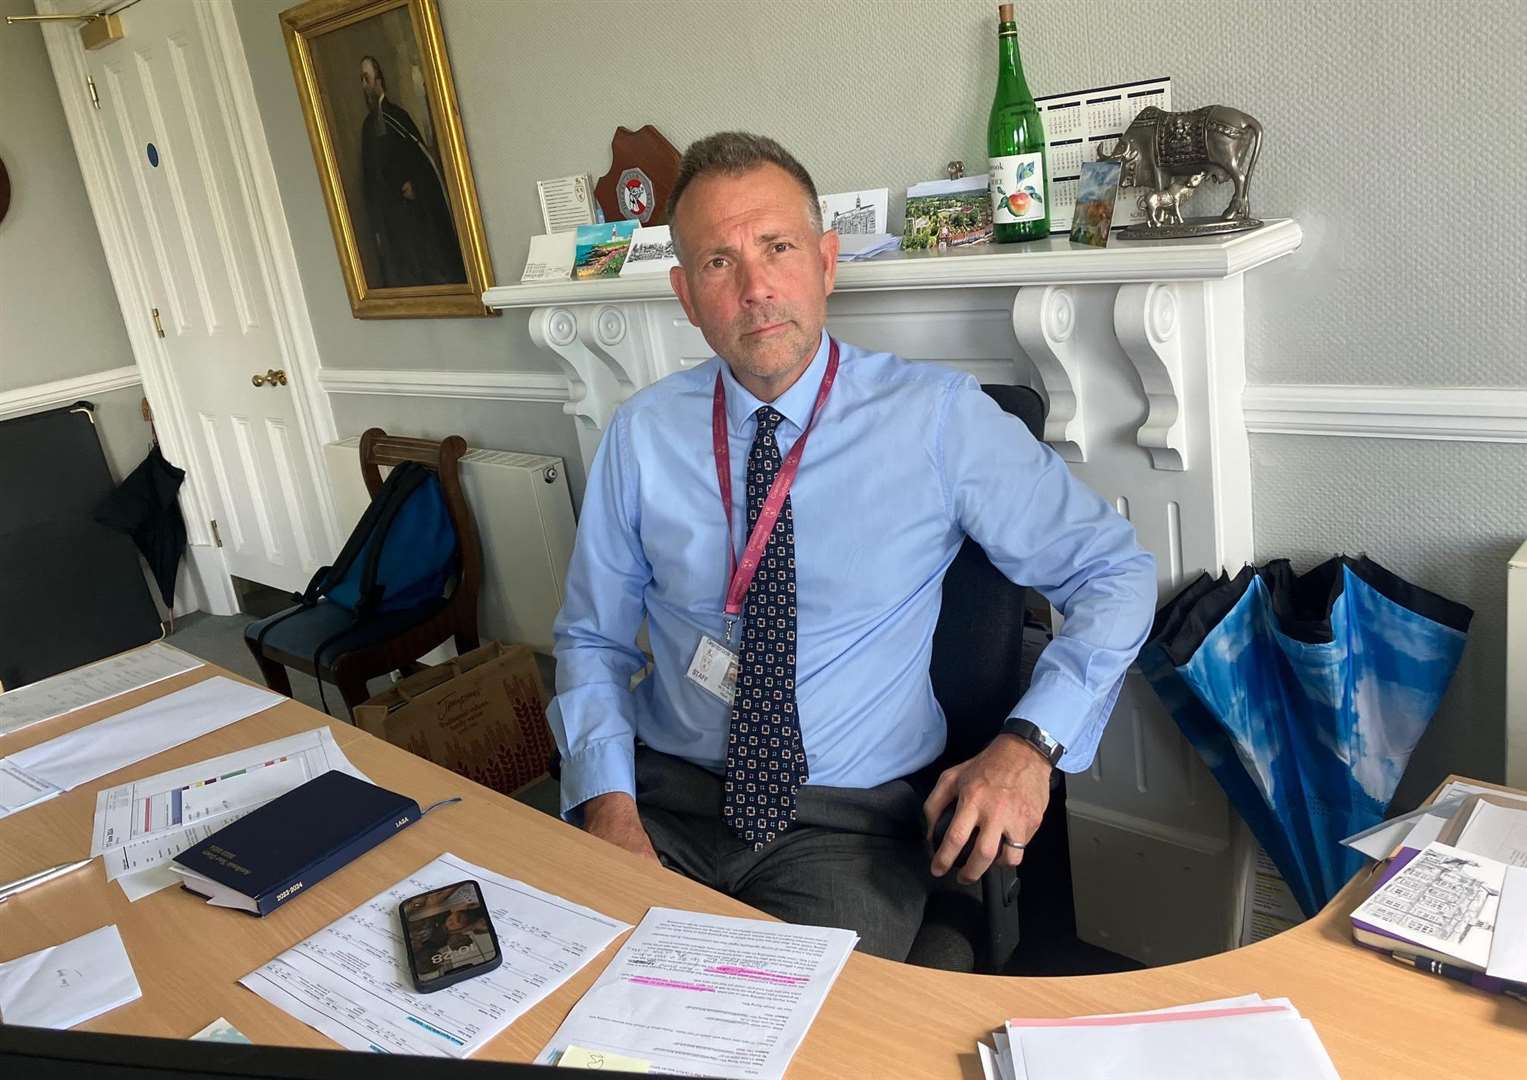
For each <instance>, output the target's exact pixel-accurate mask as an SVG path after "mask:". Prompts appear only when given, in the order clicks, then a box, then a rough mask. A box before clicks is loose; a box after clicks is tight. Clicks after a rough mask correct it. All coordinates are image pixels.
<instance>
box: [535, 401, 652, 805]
mask: <svg viewBox="0 0 1527 1080" xmlns="http://www.w3.org/2000/svg"><path fill="white" fill-rule="evenodd" d="M627 424H628V420H627V418H626V417H625V416H624V415H623V414H622V413H621V412H617V413H616V415H615V417H614V419H613V420H612V422H611V425H610V428H609V430H608V431H607V432H606V434H605V437H604V440H603V442H602V443H601V444H600V446H599V451H598V453H596V454H595V456H594V465H593V468H592V469H591V470H590V472H589V479H588V484H587V486H586V488H585V489H584V493H583V510H582V513H581V514H580V515H579V520H578V533H577V539H576V540H575V541H574V544H573V557H572V562H571V563H570V564H569V566H568V572H567V585H566V588H567V595H566V600H565V601H564V602H563V604H562V610H561V611H560V612H559V613H558V615H557V619H556V622H555V623H554V624H553V633H554V634H555V636H556V646H555V651H556V657H557V694H556V697H555V698H554V699H553V700H552V702H551V705H550V707H549V708H548V709H547V714H546V715H547V720H548V721H549V723H550V725H551V730H552V734H553V736H554V737H555V738H556V740H557V748H558V749H559V750H560V751H561V752H562V816H563V817H564V818H566V819H568V820H570V821H572V820H576V819H577V817H579V816H580V815H579V814H578V812H577V811H578V807H579V806H581V805H582V804H583V803H585V802H587V801H588V800H589V799H592V798H593V797H594V796H596V795H604V794H607V793H609V792H612V791H624V792H626V793H627V794H629V795H632V796H633V797H634V795H635V793H636V779H635V764H634V763H635V753H636V750H635V738H636V716H635V702H634V699H633V698H632V695H631V680H632V678H633V677H634V676H635V674H636V673H637V672H638V671H640V670H641V669H642V668H643V667H644V666H645V665H646V657H645V655H644V654H643V653H642V651H641V650H640V649H639V648H638V647H637V644H636V636H637V633H638V631H639V630H640V628H641V624H642V618H643V614H644V611H645V607H644V597H645V594H646V588H647V585H648V583H649V582H650V581H651V580H652V567H651V565H650V564H649V563H648V561H647V558H646V556H645V554H643V552H642V546H641V541H640V536H639V529H640V525H641V522H640V515H639V509H638V503H637V499H636V490H635V488H636V476H635V466H634V463H633V462H632V460H631V457H630V434H629V430H628V427H627Z"/></svg>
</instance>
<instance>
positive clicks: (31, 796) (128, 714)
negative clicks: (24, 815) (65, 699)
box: [0, 675, 286, 817]
mask: <svg viewBox="0 0 1527 1080" xmlns="http://www.w3.org/2000/svg"><path fill="white" fill-rule="evenodd" d="M285 700H286V698H284V697H282V696H281V695H280V694H272V693H271V692H270V691H269V690H261V689H259V688H258V687H254V686H248V685H246V684H244V683H240V682H234V681H233V680H232V679H225V678H223V677H222V676H221V675H218V676H215V677H213V678H211V679H207V680H206V681H205V682H199V683H196V684H195V685H194V686H188V687H186V688H185V689H184V690H177V691H175V693H173V694H166V695H165V696H164V697H162V698H159V699H158V700H156V701H149V702H145V703H144V704H142V705H139V706H138V707H137V708H134V709H128V710H127V711H125V712H120V713H118V714H117V715H115V716H110V717H107V718H106V719H105V720H97V721H96V722H95V723H93V724H87V725H85V726H84V727H82V728H79V729H78V730H76V731H71V732H69V733H68V734H67V735H60V736H59V737H58V738H56V739H49V740H48V741H47V742H45V743H38V744H37V745H36V746H32V747H28V748H27V749H25V750H22V751H19V752H17V753H14V754H11V755H10V756H9V757H6V758H0V817H5V816H6V815H7V814H13V813H15V812H16V811H18V810H23V809H25V808H26V807H29V806H33V805H35V804H37V803H40V802H43V801H44V800H46V799H51V798H53V797H54V796H55V795H58V794H60V793H61V792H65V791H68V790H69V789H70V788H74V787H78V786H79V785H80V784H85V783H89V782H90V781H91V780H94V779H95V778H96V777H98V776H105V775H106V774H107V773H109V772H116V771H117V770H118V769H121V768H124V767H126V766H128V765H131V764H133V763H134V762H136V761H142V760H143V759H144V758H148V757H153V756H154V755H155V754H158V753H162V752H163V751H165V750H168V749H170V748H171V747H173V746H179V745H180V744H181V743H184V742H190V741H191V740H192V739H195V738H199V737H200V736H202V735H205V734H207V733H208V732H210V731H216V730H217V729H218V728H221V727H227V726H228V725H229V724H232V723H234V722H235V721H238V720H242V719H244V718H245V717H246V716H253V715H254V714H255V713H257V712H261V711H263V710H265V709H269V708H271V707H272V706H273V705H279V704H280V703H281V702H283V701H285Z"/></svg>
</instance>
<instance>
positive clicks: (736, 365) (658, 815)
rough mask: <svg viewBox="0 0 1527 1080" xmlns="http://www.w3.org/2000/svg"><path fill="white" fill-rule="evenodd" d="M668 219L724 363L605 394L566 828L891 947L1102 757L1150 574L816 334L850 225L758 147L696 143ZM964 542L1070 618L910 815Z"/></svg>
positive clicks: (928, 756)
mask: <svg viewBox="0 0 1527 1080" xmlns="http://www.w3.org/2000/svg"><path fill="white" fill-rule="evenodd" d="M670 220H671V222H672V225H673V234H674V241H675V249H676V251H677V253H678V256H679V259H680V263H681V266H680V267H679V268H677V269H675V270H673V271H672V272H671V277H672V283H673V288H674V291H675V293H676V294H677V295H678V298H679V300H680V302H681V303H682V304H683V307H684V310H685V312H686V313H687V314H688V316H689V319H690V321H691V322H692V323H694V324H695V325H696V326H698V327H700V329H701V331H702V333H703V334H704V335H705V339H706V341H707V342H708V343H709V344H710V345H711V347H712V348H713V349H715V350H716V357H715V358H713V359H711V360H710V361H708V362H706V363H704V364H702V365H700V366H699V367H697V368H694V369H691V370H688V371H683V372H679V373H677V374H674V375H671V376H669V377H668V378H665V379H663V380H661V381H660V382H658V383H656V384H655V385H653V386H650V387H648V388H646V389H644V390H642V391H641V392H640V393H638V394H636V395H634V396H633V397H632V398H631V399H630V400H629V401H627V402H626V403H625V404H624V405H622V406H621V408H620V409H619V410H618V411H617V412H616V414H615V416H614V418H613V419H612V421H611V423H610V426H609V429H608V430H607V431H606V433H605V437H604V440H603V442H602V443H601V444H600V447H599V451H598V454H597V455H596V457H595V460H594V465H593V469H592V470H591V472H590V474H589V481H588V486H587V489H586V491H585V494H584V501H583V511H582V516H581V520H580V524H579V528H578V537H577V543H576V546H575V549H574V553H573V560H572V564H571V567H570V569H569V573H568V580H567V600H566V603H565V604H564V606H563V608H562V612H561V614H560V615H559V617H558V619H557V624H556V635H557V649H556V654H557V696H556V698H555V700H554V701H553V702H552V705H551V708H550V711H549V719H550V721H551V726H552V729H553V731H554V733H555V735H556V738H557V743H558V746H559V747H560V749H561V751H562V755H563V763H562V810H563V814H564V816H566V817H567V818H568V819H569V820H571V821H575V822H579V823H581V825H582V826H583V828H585V829H587V830H588V831H589V832H591V833H593V834H595V835H596V836H599V837H602V838H603V839H605V840H607V841H609V842H611V843H613V844H616V845H618V846H620V847H623V848H625V849H626V850H628V851H631V852H633V853H635V854H637V855H639V856H642V857H645V858H653V859H659V860H660V861H661V862H663V864H664V865H667V866H669V867H672V868H675V869H678V870H680V871H682V872H684V873H685V874H688V875H689V876H691V877H693V878H696V879H697V880H700V881H702V882H705V883H706V884H708V885H710V886H712V887H713V888H717V889H721V890H723V891H726V892H728V893H730V894H732V895H734V896H737V897H738V898H740V899H742V900H744V901H746V902H748V903H751V904H753V905H754V906H756V907H760V908H762V909H764V910H766V911H769V912H771V913H772V914H775V915H778V916H780V917H782V918H785V919H789V920H792V921H796V922H807V923H816V924H822V925H832V926H846V927H850V928H852V929H855V930H857V931H858V932H859V934H860V936H861V948H863V949H864V950H866V951H868V952H873V953H876V954H878V955H882V956H888V957H892V958H895V959H902V958H905V956H906V955H907V951H908V949H909V948H910V947H911V943H912V939H913V936H914V935H915V933H916V931H917V927H918V925H919V923H920V921H921V918H922V910H923V904H924V901H925V898H926V890H927V888H928V887H929V884H930V877H929V871H930V870H931V872H932V874H933V875H934V876H939V875H942V874H944V873H945V872H947V871H948V870H949V869H950V867H951V866H952V864H953V863H954V861H955V859H956V858H957V857H958V854H959V852H960V851H961V849H962V848H963V847H964V845H965V843H966V841H967V840H968V839H969V838H970V837H971V836H972V834H974V836H975V839H976V843H975V847H974V850H973V853H972V854H971V856H970V857H969V858H968V859H967V861H966V863H965V864H964V866H963V868H962V869H961V872H960V878H961V880H963V881H974V880H976V879H977V878H978V877H979V876H980V874H981V873H982V872H983V871H984V870H985V869H986V868H987V867H988V866H990V865H991V864H992V862H993V861H995V860H1000V861H1001V862H1003V863H1005V864H1006V865H1009V866H1016V865H1017V864H1018V862H1019V861H1020V860H1021V859H1022V858H1023V845H1024V844H1025V843H1027V842H1028V840H1029V838H1030V837H1031V836H1032V835H1033V832H1034V830H1035V829H1036V828H1037V827H1038V825H1039V822H1040V818H1041V816H1042V815H1043V813H1044V809H1045V805H1046V803H1047V802H1048V799H1049V791H1050V771H1051V768H1052V767H1053V766H1055V765H1059V766H1060V767H1061V768H1063V769H1067V770H1070V771H1076V770H1080V769H1083V768H1085V767H1087V765H1088V764H1089V763H1090V762H1091V759H1092V757H1093V754H1094V752H1095V751H1096V748H1097V744H1098V739H1099V737H1100V735H1101V734H1102V730H1103V726H1104V724H1105V723H1106V722H1107V719H1108V715H1109V713H1110V711H1111V710H1112V707H1113V703H1114V699H1115V697H1116V695H1117V693H1118V688H1119V684H1120V681H1121V680H1122V678H1123V675H1124V671H1125V668H1126V667H1127V666H1128V665H1129V663H1130V662H1131V661H1132V660H1133V659H1134V656H1135V653H1136V651H1137V650H1138V649H1139V647H1140V645H1141V643H1142V642H1143V641H1144V639H1145V636H1146V633H1147V631H1148V630H1149V628H1150V623H1151V617H1152V612H1153V610H1154V606H1155V597H1156V578H1155V563H1154V561H1153V560H1152V558H1151V556H1150V555H1149V554H1147V553H1145V552H1144V551H1142V550H1141V549H1140V547H1139V546H1138V544H1137V543H1136V540H1135V534H1134V530H1133V528H1132V527H1131V526H1130V525H1129V523H1128V522H1126V521H1125V520H1124V519H1123V518H1121V517H1120V516H1119V515H1118V514H1116V513H1115V512H1114V510H1113V509H1112V508H1111V507H1109V506H1108V505H1107V503H1105V502H1104V501H1103V500H1102V499H1101V498H1099V497H1098V496H1097V495H1096V494H1094V493H1093V492H1092V491H1090V490H1089V489H1087V488H1086V487H1085V486H1083V485H1082V484H1081V483H1079V482H1078V481H1077V480H1075V479H1074V478H1073V477H1072V475H1071V473H1070V471H1069V470H1068V469H1067V468H1066V466H1065V464H1064V463H1063V462H1062V461H1061V460H1060V458H1059V457H1058V456H1057V455H1056V454H1055V453H1054V452H1053V451H1051V450H1050V449H1049V448H1048V447H1047V446H1044V445H1043V444H1040V443H1038V442H1036V441H1035V440H1034V439H1033V437H1032V436H1031V435H1030V434H1029V432H1028V430H1027V429H1026V428H1025V427H1024V426H1023V424H1022V423H1021V422H1019V421H1018V420H1017V419H1016V418H1014V417H1012V416H1009V415H1007V414H1006V413H1004V412H1002V411H1001V410H1000V409H999V408H998V407H997V405H996V404H995V403H994V402H993V401H991V400H990V399H989V398H988V397H987V396H986V395H985V394H984V393H983V392H982V391H981V388H980V386H979V385H978V384H977V382H976V380H975V379H974V378H972V377H971V376H970V375H968V374H962V373H959V372H955V371H952V370H950V369H948V368H945V367H943V366H942V365H937V364H928V363H908V362H906V361H904V360H901V359H899V358H897V357H895V356H892V355H890V354H887V353H873V352H868V351H866V350H863V349H859V348H856V347H855V346H853V345H850V344H848V343H846V342H838V341H835V340H833V339H831V338H830V337H829V336H828V335H827V334H826V333H825V331H824V326H825V323H826V311H827V296H828V294H829V293H830V292H831V291H832V287H833V279H834V275H835V272H836V269H837V254H838V237H837V234H836V233H834V232H826V233H824V232H823V231H822V224H821V216H820V210H819V208H818V203H817V195H816V189H815V187H814V186H813V184H812V182H811V178H810V176H809V175H808V174H807V173H806V171H805V169H803V168H802V167H801V166H800V164H799V163H798V162H796V161H795V159H794V158H793V157H791V156H790V155H789V154H788V153H787V152H786V151H785V150H784V149H783V148H782V147H780V146H779V145H778V144H777V143H775V142H773V141H772V140H769V139H764V138H760V137H757V136H753V135H746V134H740V133H723V134H719V135H713V136H710V137H709V138H706V139H702V140H700V141H699V142H697V143H695V144H694V145H693V146H691V147H690V148H689V150H688V151H687V152H686V154H685V155H684V161H683V164H682V166H681V168H680V173H679V178H678V181H677V182H676V184H675V187H674V192H673V196H672V200H671V203H670ZM760 522H761V523H760ZM967 534H968V535H970V536H972V537H974V538H975V539H976V541H977V542H978V543H980V544H981V546H982V547H983V548H984V549H985V551H986V553H987V555H988V556H989V557H990V559H991V560H992V562H993V563H994V564H995V565H996V566H997V567H998V568H999V569H1000V570H1002V571H1003V572H1004V573H1005V574H1007V575H1008V576H1009V577H1010V578H1012V579H1013V580H1014V581H1017V582H1020V583H1023V584H1025V585H1029V586H1031V587H1033V588H1036V589H1038V590H1039V591H1040V592H1041V593H1042V594H1043V595H1044V596H1045V597H1046V598H1047V599H1048V600H1049V601H1050V602H1051V603H1052V604H1054V605H1055V607H1056V608H1057V609H1059V610H1060V611H1061V613H1062V614H1063V615H1064V616H1065V622H1064V626H1063V627H1062V629H1061V631H1060V633H1059V634H1058V635H1057V636H1056V637H1055V639H1054V641H1053V642H1051V643H1050V645H1049V646H1048V647H1047V648H1046V649H1045V651H1044V653H1043V654H1042V655H1041V657H1040V658H1039V661H1038V663H1037V666H1036V668H1035V671H1034V675H1033V680H1032V683H1031V685H1030V687H1029V689H1028V691H1027V692H1026V693H1025V694H1024V696H1023V699H1022V700H1021V701H1018V702H1015V703H1014V706H1013V710H1012V719H1010V720H1009V721H1008V723H1007V724H1006V725H1005V726H1004V728H1003V733H1002V734H999V735H998V736H997V737H996V738H995V739H994V740H993V742H992V743H991V744H990V746H988V747H987V748H986V749H985V750H984V751H982V752H981V753H980V754H978V755H977V756H976V757H974V758H972V759H970V760H969V761H966V762H963V763H961V764H959V765H956V766H954V767H952V768H950V769H947V770H946V771H945V772H944V773H943V774H942V776H940V777H939V779H938V781H937V784H936V785H935V786H934V787H933V789H932V792H931V794H929V795H928V796H927V799H926V801H925V802H924V801H923V800H922V798H921V795H920V794H919V793H918V792H917V791H916V789H915V788H914V787H913V786H912V785H911V784H909V783H908V782H907V778H908V777H909V776H911V775H912V774H915V773H917V772H918V771H919V770H922V769H924V768H926V767H927V766H928V765H930V764H931V763H932V762H933V761H935V760H936V759H937V758H938V756H939V754H940V753H941V752H942V750H943V747H944V741H945V725H944V718H943V714H942V712H941V711H940V709H939V706H938V703H937V702H936V701H935V700H934V697H933V691H932V686H931V683H930V680H929V675H928V664H929V658H930V655H931V649H932V639H933V630H934V625H935V623H936V621H937V619H938V613H939V605H940V599H941V588H942V582H943V577H944V571H945V570H947V569H948V567H949V564H950V563H951V562H952V561H953V559H954V557H955V554H956V553H957V552H958V550H959V548H960V545H961V543H962V541H963V539H964V537H965V536H966V535H967ZM644 620H645V622H646V627H647V630H648V634H649V638H650V642H651V651H652V657H653V664H652V668H651V670H650V672H648V673H646V674H645V677H643V678H642V679H641V680H640V681H639V682H637V683H636V685H635V688H634V689H633V688H632V682H633V680H634V679H635V678H636V676H637V675H638V674H639V673H642V672H643V669H644V667H645V666H646V657H645V655H644V654H643V652H642V650H641V649H640V648H639V647H638V644H637V636H638V633H639V631H640V630H641V628H642V625H643V621H644ZM951 804H953V805H954V806H955V813H954V817H953V820H952V823H951V824H950V826H949V829H948V832H947V834H946V836H945V839H944V840H943V843H942V844H941V846H940V847H939V848H938V850H937V851H936V852H935V853H934V855H933V858H932V861H931V866H930V863H929V860H928V856H927V854H926V851H925V850H924V848H923V842H924V837H923V835H922V832H923V830H924V829H926V827H927V823H928V822H932V821H936V820H937V818H938V816H939V814H940V813H941V812H942V811H943V810H944V808H945V807H946V806H949V805H951Z"/></svg>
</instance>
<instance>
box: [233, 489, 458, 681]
mask: <svg viewBox="0 0 1527 1080" xmlns="http://www.w3.org/2000/svg"><path fill="white" fill-rule="evenodd" d="M460 554H461V552H460V547H459V545H458V543H457V537H456V526H455V525H454V524H453V523H452V521H451V514H450V509H449V508H448V507H447V506H446V503H445V492H444V491H443V490H442V489H441V487H440V478H439V477H438V476H437V475H435V471H434V470H433V469H429V468H426V467H425V466H423V465H421V464H419V463H418V462H416V461H405V462H403V463H401V464H400V465H398V466H397V467H396V468H394V469H393V470H392V472H391V473H389V474H388V476H387V479H386V480H385V481H384V482H383V484H382V487H381V489H380V490H378V491H377V493H376V496H375V498H373V499H372V500H371V505H370V506H368V507H366V512H365V513H364V514H362V515H361V519H360V521H358V522H356V525H355V529H354V530H353V531H352V532H351V533H350V538H349V539H348V540H346V541H345V546H344V547H343V548H341V549H340V552H339V556H338V557H337V558H336V559H335V560H334V565H333V566H325V567H322V568H320V569H319V571H318V572H317V573H316V574H314V575H313V579H312V580H311V581H310V582H308V587H307V588H306V589H304V590H303V591H302V592H300V593H293V594H292V599H293V600H295V601H297V603H298V605H299V606H297V607H294V608H293V609H292V610H291V611H289V612H287V613H286V614H285V615H283V616H282V617H281V618H279V619H272V620H271V621H270V622H269V623H268V624H267V625H266V626H265V627H264V629H262V630H261V632H260V637H259V640H258V645H260V646H262V647H263V645H264V644H265V636H266V635H267V634H269V633H270V631H271V628H272V627H274V626H276V625H277V624H278V623H281V622H284V621H285V620H286V619H289V618H291V617H292V616H293V615H300V614H301V613H303V612H305V611H310V610H312V609H313V608H315V607H317V606H318V603H319V601H320V600H326V601H328V602H329V603H330V604H333V605H335V606H337V607H340V608H343V609H344V610H346V611H348V612H349V613H350V615H351V620H350V623H349V625H347V626H345V627H343V628H342V629H340V630H339V631H338V632H336V633H333V634H330V635H329V636H328V637H327V638H325V639H324V640H323V641H321V642H320V643H319V644H318V647H317V648H316V649H314V650H313V670H314V671H317V670H318V659H319V657H320V656H322V655H323V651H324V650H325V649H327V648H328V647H329V646H330V645H332V644H333V643H334V642H336V641H338V640H339V639H340V638H343V637H345V636H346V635H348V634H351V633H353V632H354V631H355V630H356V628H357V627H359V626H360V625H361V624H362V623H364V622H365V621H366V620H367V619H370V618H373V617H375V616H377V615H382V614H387V613H390V612H395V611H406V610H408V609H409V608H413V607H418V606H420V605H422V604H427V603H429V602H430V601H431V600H439V599H441V597H442V596H444V594H445V588H446V586H447V585H448V584H449V583H450V581H451V578H452V577H454V576H455V574H456V570H457V566H458V564H459V562H460ZM318 692H319V698H320V700H321V701H322V702H323V705H324V708H325V710H326V711H327V709H328V702H327V700H325V699H324V696H323V680H322V679H319V680H318Z"/></svg>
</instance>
